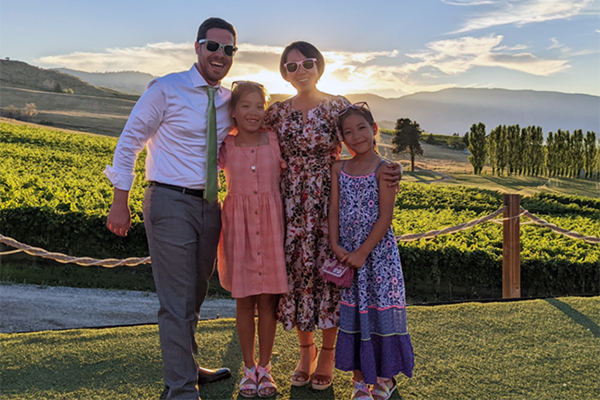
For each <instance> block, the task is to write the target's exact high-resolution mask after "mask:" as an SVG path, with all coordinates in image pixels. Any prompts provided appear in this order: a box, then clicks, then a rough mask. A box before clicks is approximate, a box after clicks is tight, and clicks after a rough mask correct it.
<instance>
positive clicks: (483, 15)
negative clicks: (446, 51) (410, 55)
mask: <svg viewBox="0 0 600 400" xmlns="http://www.w3.org/2000/svg"><path fill="white" fill-rule="evenodd" d="M445 3H446V4H450V5H457V6H487V7H486V8H487V9H490V8H491V9H490V10H489V11H484V12H480V13H477V14H474V15H473V16H472V17H471V18H470V19H469V20H468V21H467V22H466V23H465V24H464V25H463V26H462V27H461V28H460V29H458V30H457V31H455V32H453V33H464V32H469V31H473V30H478V29H485V28H490V27H493V26H498V25H507V24H513V25H517V26H523V25H525V24H531V23H537V22H544V21H550V20H556V19H569V18H571V17H574V16H576V15H580V14H598V11H597V8H598V7H597V3H598V0H522V1H517V0H506V1H477V0H473V1H471V0H465V1H445Z"/></svg>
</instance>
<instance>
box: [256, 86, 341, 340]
mask: <svg viewBox="0 0 600 400" xmlns="http://www.w3.org/2000/svg"><path fill="white" fill-rule="evenodd" d="M349 104H350V103H349V102H348V100H346V99H345V98H344V97H331V96H328V97H325V98H323V99H322V100H321V102H320V103H319V105H318V106H317V107H315V108H313V109H311V110H309V111H308V113H307V116H306V123H305V122H304V121H303V118H302V112H301V111H300V110H296V109H294V108H293V107H292V102H291V100H290V99H288V100H286V101H283V102H277V103H275V104H273V105H272V106H271V107H270V108H269V110H268V111H267V117H266V123H267V125H268V126H269V128H270V129H272V130H273V131H274V132H276V133H277V136H278V138H279V144H280V147H281V154H282V156H283V159H284V160H285V162H286V163H287V166H288V167H287V169H286V170H284V171H283V172H282V176H281V192H282V196H283V203H284V212H285V225H286V232H285V261H286V269H287V275H288V292H287V293H286V294H284V295H282V296H281V299H280V302H279V309H278V318H279V320H280V321H281V322H282V323H283V325H284V327H285V328H286V329H288V330H289V329H291V328H293V327H294V326H296V327H298V328H299V329H300V330H302V331H310V332H312V331H314V330H315V328H319V329H328V328H333V327H337V326H338V323H339V300H340V291H339V289H338V288H337V286H335V285H334V284H332V283H330V282H327V281H325V280H323V278H322V277H321V273H320V271H321V267H322V265H323V262H324V261H325V260H326V259H329V258H332V257H334V255H333V253H332V252H331V249H330V246H329V229H328V221H327V218H328V211H329V196H330V192H331V165H332V164H333V162H334V161H336V160H337V159H338V158H339V154H340V152H341V149H342V144H341V140H340V134H339V130H338V128H337V124H338V112H339V111H340V110H342V109H344V108H346V107H347V106H348V105H349Z"/></svg>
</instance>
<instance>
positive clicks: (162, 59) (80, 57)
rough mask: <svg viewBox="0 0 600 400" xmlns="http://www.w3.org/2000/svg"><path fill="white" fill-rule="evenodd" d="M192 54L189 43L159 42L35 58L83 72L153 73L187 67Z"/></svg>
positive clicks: (157, 73)
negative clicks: (102, 50)
mask: <svg viewBox="0 0 600 400" xmlns="http://www.w3.org/2000/svg"><path fill="white" fill-rule="evenodd" d="M195 57H196V54H195V53H194V45H193V44H190V43H177V44H176V43H170V42H160V43H150V44H147V45H145V46H143V47H125V48H113V49H106V50H105V51H104V52H96V53H91V52H75V53H70V54H63V55H55V56H45V57H40V58H39V59H37V60H35V62H37V63H39V64H41V65H43V66H47V67H67V68H71V69H75V70H79V71H86V72H105V71H140V72H147V73H149V74H152V75H155V76H156V75H164V74H166V73H169V72H174V71H181V70H182V69H189V68H190V66H191V65H192V64H193V63H194V61H195Z"/></svg>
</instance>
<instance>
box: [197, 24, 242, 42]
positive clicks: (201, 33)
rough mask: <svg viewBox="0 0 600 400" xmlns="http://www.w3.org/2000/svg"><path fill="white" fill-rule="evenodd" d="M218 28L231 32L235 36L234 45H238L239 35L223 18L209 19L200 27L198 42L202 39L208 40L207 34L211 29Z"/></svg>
mask: <svg viewBox="0 0 600 400" xmlns="http://www.w3.org/2000/svg"><path fill="white" fill-rule="evenodd" d="M213 28H218V29H225V30H228V31H229V32H231V34H232V35H233V44H237V34H236V33H235V28H234V27H233V25H231V24H230V23H229V22H227V21H225V20H224V19H221V18H215V17H212V18H209V19H207V20H206V21H204V22H203V23H202V25H200V27H199V28H198V36H197V37H196V41H198V40H200V39H206V34H207V32H208V31H209V29H213Z"/></svg>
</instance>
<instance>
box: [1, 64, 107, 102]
mask: <svg viewBox="0 0 600 400" xmlns="http://www.w3.org/2000/svg"><path fill="white" fill-rule="evenodd" d="M0 85H1V86H2V88H3V89H4V88H5V87H13V88H20V89H31V90H41V91H47V92H55V91H56V90H57V88H59V89H72V90H73V93H75V94H81V95H87V96H100V97H118V96H117V94H115V93H114V92H113V91H110V90H105V89H101V88H98V87H96V86H94V85H91V84H90V83H89V82H86V81H83V80H81V79H80V78H77V77H75V76H72V75H68V74H63V73H62V72H59V71H54V70H49V69H42V68H38V67H35V66H33V65H29V64H27V63H24V62H21V61H10V60H0ZM57 85H58V86H57ZM3 95H4V93H3ZM15 106H16V105H15Z"/></svg>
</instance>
